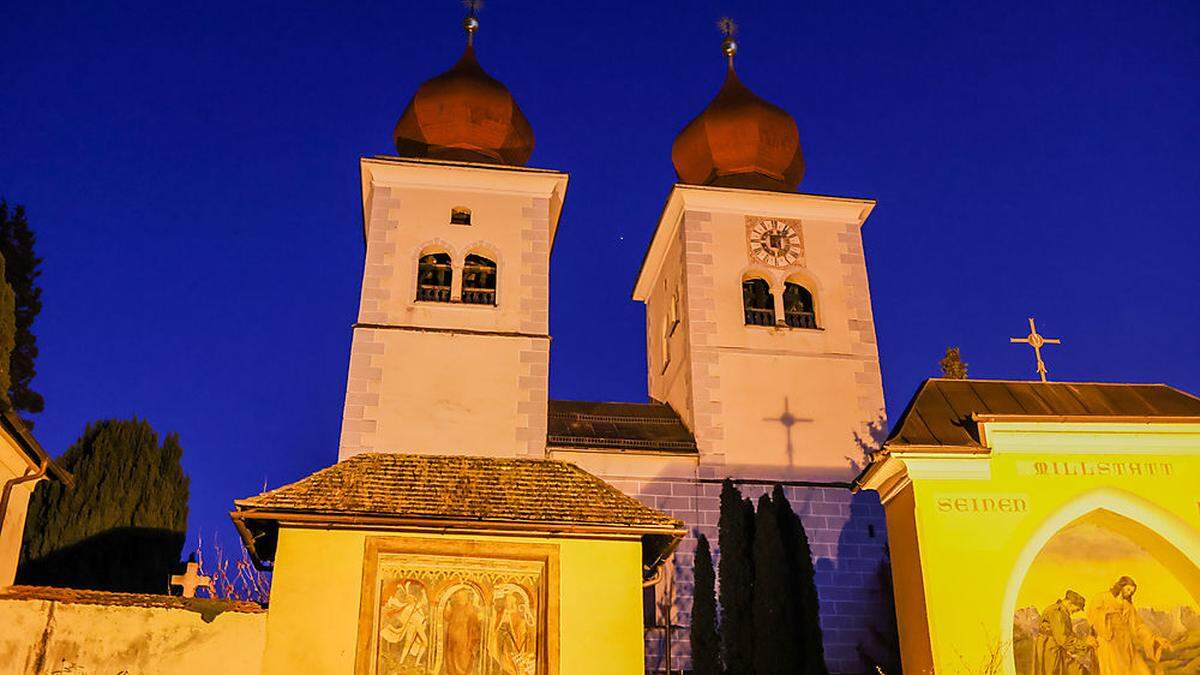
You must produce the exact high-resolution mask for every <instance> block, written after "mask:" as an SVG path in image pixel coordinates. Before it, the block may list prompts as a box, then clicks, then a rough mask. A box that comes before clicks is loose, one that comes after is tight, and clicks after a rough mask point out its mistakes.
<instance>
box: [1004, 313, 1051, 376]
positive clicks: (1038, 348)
mask: <svg viewBox="0 0 1200 675" xmlns="http://www.w3.org/2000/svg"><path fill="white" fill-rule="evenodd" d="M1008 341H1009V342H1021V343H1024V344H1027V345H1029V346H1030V347H1033V354H1034V356H1035V357H1036V358H1037V372H1038V375H1039V376H1041V378H1042V382H1045V381H1046V362H1045V361H1043V360H1042V347H1043V346H1044V345H1061V344H1062V340H1060V339H1058V338H1048V337H1042V336H1041V335H1039V334H1038V332H1037V324H1035V323H1034V322H1033V317H1030V318H1029V335H1026V336H1025V337H1023V338H1009V339H1008Z"/></svg>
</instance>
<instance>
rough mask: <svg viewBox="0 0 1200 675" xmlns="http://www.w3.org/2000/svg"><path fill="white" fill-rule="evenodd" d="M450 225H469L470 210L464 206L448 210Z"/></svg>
mask: <svg viewBox="0 0 1200 675" xmlns="http://www.w3.org/2000/svg"><path fill="white" fill-rule="evenodd" d="M450 224H451V225H470V224H471V209H468V208H466V207H465V206H458V207H455V208H453V209H450Z"/></svg>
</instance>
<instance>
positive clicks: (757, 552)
mask: <svg viewBox="0 0 1200 675" xmlns="http://www.w3.org/2000/svg"><path fill="white" fill-rule="evenodd" d="M788 586H789V569H788V561H787V554H786V552H785V551H784V546H783V533H782V532H781V531H780V529H779V518H778V513H777V510H776V508H775V507H774V506H773V505H772V504H771V498H770V496H768V495H766V494H764V495H762V496H761V497H759V499H758V513H757V515H756V516H755V518H754V625H755V627H757V628H758V629H759V630H756V631H755V633H754V666H755V670H756V671H757V672H758V674H759V675H785V674H786V675H790V674H792V673H807V672H808V671H805V670H803V669H802V668H801V661H800V651H799V645H798V644H797V643H796V637H795V633H796V608H795V606H793V604H792V603H791V602H790V598H789V593H788V591H789V587H788ZM764 629H765V630H764Z"/></svg>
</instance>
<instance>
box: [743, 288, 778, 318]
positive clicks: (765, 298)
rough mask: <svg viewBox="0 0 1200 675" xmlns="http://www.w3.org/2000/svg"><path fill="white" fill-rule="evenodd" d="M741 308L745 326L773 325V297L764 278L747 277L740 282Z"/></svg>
mask: <svg viewBox="0 0 1200 675" xmlns="http://www.w3.org/2000/svg"><path fill="white" fill-rule="evenodd" d="M742 309H743V310H745V313H746V325H747V326H774V325H775V298H774V296H772V295H771V287H770V286H769V285H767V282H766V281H765V280H763V279H747V280H745V281H743V282H742Z"/></svg>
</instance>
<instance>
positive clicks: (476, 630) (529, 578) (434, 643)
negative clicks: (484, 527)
mask: <svg viewBox="0 0 1200 675" xmlns="http://www.w3.org/2000/svg"><path fill="white" fill-rule="evenodd" d="M373 543H374V544H375V545H374V547H373V548H374V549H375V550H374V551H372V550H370V549H371V548H372V547H371V545H370V544H369V550H368V555H367V561H366V564H367V569H366V570H365V573H364V589H363V599H364V605H363V609H362V621H361V625H360V636H359V659H358V664H359V667H358V672H359V673H362V674H370V675H541V674H543V673H547V672H550V671H549V670H548V668H547V663H546V662H547V657H546V655H547V652H548V650H547V646H548V645H547V642H548V637H549V636H548V635H547V632H546V625H547V622H546V616H547V611H546V610H547V603H548V602H551V599H550V598H549V597H548V592H547V589H548V588H549V585H548V583H547V581H548V573H549V572H550V570H549V569H548V563H549V562H550V561H549V560H548V559H547V558H546V557H545V556H541V557H537V556H535V557H533V558H516V557H513V558H509V557H503V556H494V557H493V556H477V555H455V554H452V553H440V552H439V553H430V552H415V551H407V550H403V548H404V547H405V544H406V543H407V542H405V541H404V540H395V542H394V545H391V544H390V543H383V544H382V545H380V543H379V542H373ZM421 548H425V549H429V548H445V546H444V544H442V545H441V546H428V545H426V546H423V547H421Z"/></svg>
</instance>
